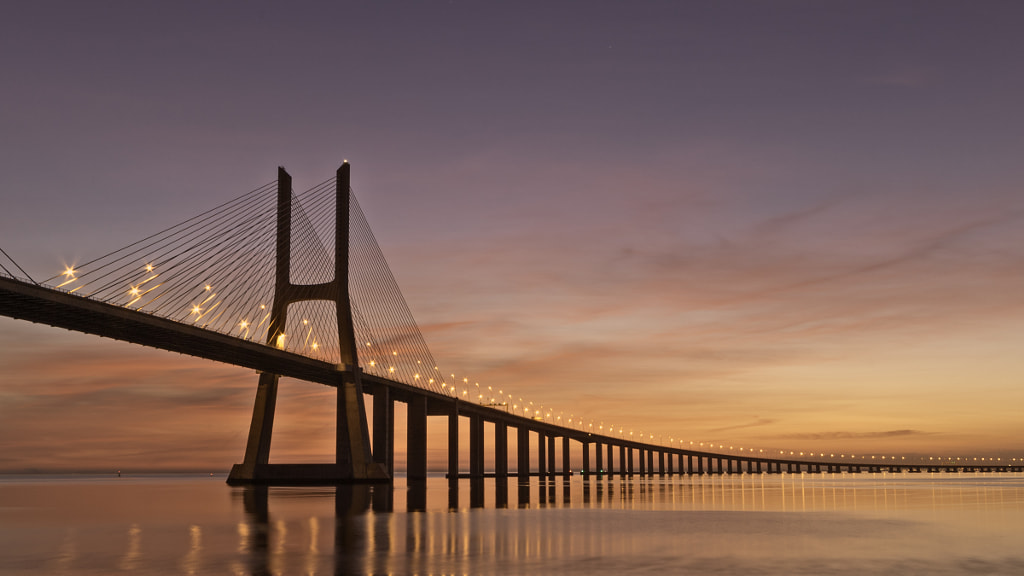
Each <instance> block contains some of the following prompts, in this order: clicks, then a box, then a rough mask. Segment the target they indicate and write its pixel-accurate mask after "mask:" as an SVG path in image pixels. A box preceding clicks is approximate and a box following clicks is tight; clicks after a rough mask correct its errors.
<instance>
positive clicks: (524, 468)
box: [516, 426, 530, 482]
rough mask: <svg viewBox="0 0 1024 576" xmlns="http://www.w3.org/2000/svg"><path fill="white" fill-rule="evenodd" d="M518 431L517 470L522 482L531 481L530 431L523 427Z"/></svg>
mask: <svg viewBox="0 0 1024 576" xmlns="http://www.w3.org/2000/svg"><path fill="white" fill-rule="evenodd" d="M516 430H517V431H516V434H517V436H518V437H517V438H516V452H518V455H517V458H516V470H517V474H518V475H519V480H520V482H522V481H526V480H529V479H530V430H529V429H527V428H525V427H523V426H520V427H519V428H517V429H516Z"/></svg>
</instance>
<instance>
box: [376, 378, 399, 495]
mask: <svg viewBox="0 0 1024 576" xmlns="http://www.w3.org/2000/svg"><path fill="white" fill-rule="evenodd" d="M373 461H374V462H376V463H377V464H380V465H382V466H384V468H385V469H386V470H387V471H388V476H391V477H392V478H394V476H395V402H394V400H392V399H391V388H389V387H387V386H377V389H376V390H374V391H373Z"/></svg>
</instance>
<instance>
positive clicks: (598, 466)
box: [594, 442, 604, 474]
mask: <svg viewBox="0 0 1024 576" xmlns="http://www.w3.org/2000/svg"><path fill="white" fill-rule="evenodd" d="M602 450H604V446H603V445H602V444H601V443H600V442H594V473H595V474H600V473H601V472H603V471H604V458H602V456H603V454H602V453H601V451H602Z"/></svg>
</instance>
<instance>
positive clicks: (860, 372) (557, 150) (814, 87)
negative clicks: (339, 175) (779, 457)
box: [0, 0, 1024, 472]
mask: <svg viewBox="0 0 1024 576" xmlns="http://www.w3.org/2000/svg"><path fill="white" fill-rule="evenodd" d="M1022 22H1024V5H1021V4H1019V3H1016V2H1004V1H982V2H967V1H963V2H949V1H927V2H925V1H921V2H912V1H905V2H904V1H896V2H893V1H885V2H870V1H857V2H843V1H837V2H796V1H794V2H789V1H778V2H741V1H736V2H657V1H652V2H607V1H590V2H557V1H554V2H515V3H496V2H464V1H459V0H453V1H445V2H433V1H425V2H388V3H382V2H295V3H288V4H287V5H285V4H282V3H273V2H261V1H253V2H234V3H232V2H219V3H208V2H187V1H186V2H175V3H149V2H116V1H111V2H98V3H87V4H86V3H81V2H71V1H65V2H56V1H45V0H44V1H39V2H31V3H30V2H18V3H14V4H13V5H10V6H6V7H5V10H4V18H3V19H2V21H0V44H2V49H0V72H2V74H3V77H4V79H5V80H4V89H3V91H2V92H0V158H2V161H0V162H2V170H0V248H3V249H4V250H5V251H6V252H7V253H8V254H10V255H11V256H12V257H13V258H14V259H15V260H16V261H17V262H18V264H20V265H21V266H22V267H23V268H24V269H25V270H26V271H27V272H28V273H29V274H31V275H32V276H34V277H36V278H46V277H49V276H52V275H54V274H57V273H59V272H60V271H61V270H63V267H64V265H65V264H67V263H74V262H81V261H83V260H87V259H89V258H91V257H95V256H98V255H102V254H105V253H107V252H109V251H111V250H113V249H116V248H120V247H122V246H125V245H127V244H129V243H131V242H133V241H135V240H137V239H140V238H142V237H144V236H146V235H147V234H148V233H150V232H151V231H153V230H155V229H161V228H164V227H166V226H169V225H172V224H175V223H178V222H181V221H184V220H186V219H187V218H190V217H191V216H193V215H195V214H197V213H199V212H201V211H203V210H205V209H207V208H209V207H211V206H214V205H216V204H219V203H221V202H223V201H226V200H228V199H231V198H234V197H236V196H238V195H240V194H241V193H244V192H246V191H248V190H251V189H254V188H256V187H257V186H259V185H262V184H264V183H266V182H268V181H270V180H272V179H274V178H275V177H276V168H277V166H284V167H285V168H286V169H287V170H288V171H289V172H290V173H291V174H292V176H293V178H294V181H295V187H296V189H300V190H301V189H305V188H307V187H309V186H312V185H314V184H317V183H319V182H321V181H323V180H326V179H327V178H330V177H331V176H333V174H334V170H335V169H336V168H337V167H338V165H339V164H340V163H341V161H342V160H343V159H347V160H348V161H349V162H351V164H352V185H353V188H354V190H355V192H356V194H357V196H358V198H359V201H360V204H361V206H362V208H363V210H364V212H365V213H366V217H367V219H368V221H369V222H370V225H371V227H372V228H373V230H374V232H375V234H376V237H377V239H378V242H379V243H380V245H381V248H382V250H383V252H384V254H385V256H386V257H387V259H388V262H389V263H390V265H391V269H392V271H393V273H394V275H395V277H396V279H397V281H398V283H399V285H400V286H401V288H402V290H403V293H404V295H405V298H406V300H407V302H408V304H409V307H410V309H411V311H412V313H413V315H414V316H415V317H416V318H417V320H418V322H419V324H420V326H421V329H422V331H423V333H424V336H425V338H426V340H427V342H428V344H429V345H430V347H431V349H432V351H433V354H434V356H435V358H437V360H438V363H439V365H440V367H441V369H442V370H443V371H444V372H446V373H447V372H451V373H457V374H459V375H463V374H465V375H467V377H469V378H470V379H471V380H473V381H478V382H480V383H481V384H482V385H489V386H493V387H494V388H496V389H498V388H500V389H503V390H507V391H509V392H511V393H513V394H515V395H518V396H520V397H523V398H525V399H527V400H528V401H532V402H535V403H536V404H537V405H544V406H546V407H549V408H550V409H552V410H555V411H557V412H558V413H564V414H566V415H568V414H574V415H582V416H583V417H584V418H585V419H586V421H587V422H593V423H594V425H595V427H596V426H598V425H600V426H614V427H615V429H616V430H618V429H622V430H623V434H628V433H630V432H633V433H634V434H636V435H639V434H641V433H642V434H645V435H651V434H653V435H655V436H656V437H657V438H659V439H660V440H662V441H665V440H667V439H671V441H673V442H675V441H678V440H680V439H682V440H684V441H687V442H689V441H698V442H706V443H709V444H710V443H714V444H716V445H726V446H746V447H758V448H771V449H777V448H783V449H787V450H788V449H793V450H800V451H804V450H806V451H814V452H836V453H839V452H844V453H861V454H867V453H870V454H880V455H885V454H889V455H904V454H911V455H926V456H927V455H934V456H944V457H946V456H960V455H963V456H987V457H1024V439H1022V438H1024V423H1022V420H1021V418H1020V416H1019V411H1020V407H1021V406H1022V405H1024V386H1022V385H1021V384H1022V383H1024V382H1022V381H1024V354H1021V348H1022V345H1024V248H1022V246H1024V194H1021V191H1020V188H1021V183H1022V182H1024V164H1022V163H1021V161H1020V158H1021V157H1022V153H1024V136H1022V135H1024V116H1022V115H1021V113H1020V102H1022V101H1024V75H1022V74H1021V73H1020V62H1021V61H1022V56H1024V37H1022V36H1021V35H1020V33H1019V30H1020V27H1021V24H1022ZM255 385H256V376H255V374H253V373H252V372H251V371H248V370H244V369H240V368H236V367H232V366H226V365H219V364H215V363H212V362H208V361H203V360H198V359H193V358H188V357H183V356H178V355H175V354H170V353H166V352H161V351H157V350H151V349H146V348H143V347H139V346H133V345H130V344H125V343H121V342H114V341H110V340H104V339H101V338H98V337H95V336H88V335H83V334H76V333H70V332H67V331H64V330H60V329H56V328H51V327H47V326H38V325H32V324H29V323H27V322H23V321H15V320H12V319H7V318H0V471H11V472H18V471H27V470H43V471H47V470H85V469H114V468H126V469H128V468H130V469H190V470H210V471H224V470H227V469H228V467H229V466H230V465H231V464H232V463H234V462H237V461H240V459H241V457H242V454H243V451H244V447H245V436H246V433H247V427H248V422H249V418H250V415H251V407H252V401H253V397H254V394H255ZM331 393H332V392H331V391H330V390H328V389H326V388H323V387H319V386H317V385H313V384H307V383H302V382H295V381H285V383H284V384H283V385H282V392H281V394H282V396H281V400H280V405H279V409H278V418H277V422H276V425H275V436H274V445H273V446H274V448H273V451H272V456H271V458H272V460H274V461H327V460H329V459H330V458H331V451H332V449H333V413H332V410H331V409H330V406H332V405H333V400H331V399H330V394H331ZM403 410H404V408H402V407H401V405H400V406H399V415H400V416H401V414H402V413H403ZM399 420H401V417H400V418H399ZM441 426H442V428H440V429H441V430H443V424H441ZM400 430H401V428H400ZM436 430H438V428H437V427H436V426H435V423H434V422H433V421H432V423H431V446H432V452H431V462H432V463H433V464H434V465H435V466H436V465H438V463H439V462H443V449H442V447H441V446H443V442H436V440H441V441H443V432H436ZM438 434H441V436H438ZM401 437H402V436H400V438H401ZM397 451H398V453H399V457H398V458H399V460H400V459H401V453H402V451H403V448H402V447H401V446H399V447H398V449H397Z"/></svg>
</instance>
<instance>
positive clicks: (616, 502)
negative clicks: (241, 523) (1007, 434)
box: [196, 474, 1024, 574]
mask: <svg viewBox="0 0 1024 576" xmlns="http://www.w3.org/2000/svg"><path fill="white" fill-rule="evenodd" d="M467 488H468V492H469V494H468V501H467V500H466V499H465V491H466V489H467ZM403 491H404V492H405V502H406V507H405V509H404V510H398V511H395V510H394V509H393V502H394V500H395V498H394V495H395V494H396V493H398V494H400V493H401V492H403ZM510 492H512V493H514V495H515V497H516V498H517V502H518V506H519V508H530V507H531V506H533V507H536V508H546V509H550V510H553V511H555V512H557V514H556V515H554V516H552V515H550V514H538V513H537V512H530V511H520V512H512V513H506V514H498V512H500V511H501V510H503V509H505V508H507V505H508V501H509V497H510ZM242 493H243V501H244V503H245V522H246V524H247V529H245V530H240V531H239V534H240V536H241V537H243V538H245V540H246V541H245V542H244V544H240V545H239V550H240V551H243V550H244V551H245V554H246V555H247V556H248V559H249V560H248V562H247V563H246V566H247V568H248V569H247V572H248V573H250V574H279V573H289V572H290V567H293V566H296V565H301V567H302V571H303V572H304V573H307V574H318V573H324V571H327V570H328V567H329V571H331V572H333V573H336V574H371V573H419V572H430V571H442V572H447V571H452V572H459V573H463V572H473V571H475V570H477V569H479V568H480V562H481V561H483V562H484V564H486V565H491V564H490V563H492V562H497V561H498V560H503V561H509V562H513V561H514V562H516V563H517V565H519V564H522V563H525V564H524V565H530V563H531V562H536V561H542V560H543V561H544V562H545V566H546V565H547V564H546V563H547V562H550V561H551V560H552V559H559V560H558V562H559V563H561V562H563V561H564V560H567V559H570V558H581V557H587V556H588V555H593V556H590V557H592V558H597V557H601V555H602V554H605V553H606V552H607V550H606V547H607V546H608V545H609V544H610V543H612V542H614V546H613V549H617V550H619V553H621V554H626V555H631V554H633V553H635V552H636V551H637V550H644V549H647V548H650V547H654V548H660V547H662V546H677V545H678V544H679V541H678V538H679V536H680V533H681V531H682V533H684V534H687V535H689V537H691V538H694V537H696V538H698V539H701V538H705V539H706V533H705V531H704V530H702V529H701V528H700V527H701V526H702V524H703V526H704V529H705V530H706V529H711V530H712V531H715V530H717V531H721V530H723V526H725V532H727V533H734V532H739V533H748V532H750V531H751V530H753V531H754V533H755V534H756V535H757V536H758V537H759V538H761V539H764V540H767V541H773V540H774V539H776V538H778V537H779V536H778V534H775V533H774V532H776V531H777V530H778V529H777V527H778V526H784V525H785V523H784V522H781V521H780V517H779V516H778V514H779V513H784V514H787V515H790V514H793V513H809V512H830V513H846V514H849V513H855V516H856V515H864V514H866V516H861V517H860V518H859V519H854V518H853V517H851V518H846V519H845V522H840V523H839V524H835V519H834V518H833V517H831V516H829V517H828V518H829V521H828V522H826V523H824V524H822V517H821V516H810V517H808V516H800V517H799V518H800V521H801V522H802V523H803V526H804V528H805V530H802V531H801V532H804V537H805V538H824V539H828V538H830V537H831V538H837V539H838V538H849V537H850V536H851V535H852V536H857V537H868V536H869V535H870V537H873V538H879V539H880V538H882V536H883V535H884V537H885V538H888V539H890V540H891V539H895V540H896V541H902V542H903V545H904V546H906V545H908V544H909V545H910V546H911V548H910V549H913V545H914V542H913V541H914V540H915V538H910V539H909V540H910V542H909V543H908V538H907V536H906V535H905V534H904V535H902V536H901V535H898V534H897V532H898V531H899V530H901V529H905V528H906V527H900V526H894V525H893V524H892V523H891V522H889V523H883V524H881V525H873V524H872V523H871V521H870V520H869V519H870V518H872V517H878V516H886V515H890V516H891V515H893V514H899V513H904V514H899V517H901V518H914V516H915V514H918V513H920V512H922V511H931V512H939V511H944V513H945V514H946V515H947V516H948V517H949V518H948V519H952V520H954V521H955V525H956V526H957V529H958V530H960V529H963V528H964V523H965V522H966V523H968V524H973V525H976V526H987V529H990V530H991V529H992V528H993V527H994V526H995V527H998V526H999V525H1000V523H1002V524H1004V525H1009V526H1012V527H1013V530H1017V531H1019V529H1020V528H1021V527H1022V526H1024V522H1022V521H1021V520H1020V512H1024V482H1022V479H1021V478H1016V479H1013V480H1012V481H1011V480H1010V479H1007V478H999V477H988V478H984V477H978V478H972V479H963V478H960V479H955V478H946V479H943V478H935V479H933V480H932V481H927V482H920V481H917V479H914V478H906V477H901V476H900V475H892V476H889V477H885V476H884V475H879V477H877V478H872V479H868V478H865V477H864V476H861V477H860V478H857V477H846V476H844V475H841V474H837V475H833V476H829V475H814V476H811V475H791V476H785V475H784V476H767V475H750V476H732V477H729V476H718V475H715V476H710V475H709V476H700V477H690V478H682V479H670V480H659V479H640V480H636V479H630V478H625V479H623V478H618V477H615V478H610V479H609V478H589V479H581V478H574V479H565V478H532V479H531V480H530V481H529V482H514V483H512V484H511V485H510V483H509V482H507V481H497V480H493V479H488V480H487V481H485V480H483V479H475V480H464V481H462V482H457V483H449V482H446V481H436V482H435V481H433V480H429V481H426V482H410V483H408V484H407V485H405V486H402V485H401V484H400V483H399V484H398V485H396V486H395V487H390V486H342V487H337V488H332V489H329V490H305V491H296V490H294V489H285V488H271V489H269V490H268V489H266V488H246V489H243V490H242ZM297 498H300V499H307V500H309V499H311V500H313V501H319V502H324V501H325V500H329V499H331V498H333V500H334V530H333V532H334V537H333V545H332V546H330V547H329V549H330V550H331V551H332V553H331V554H330V558H325V557H324V556H323V555H322V553H321V550H323V549H324V548H322V547H321V543H320V540H321V539H322V538H324V537H326V535H325V534H324V530H321V529H320V523H321V520H320V519H319V518H317V517H315V516H314V517H309V518H305V519H301V520H300V519H297V518H294V517H290V513H291V510H290V508H291V507H290V503H291V502H290V501H293V500H295V499H297ZM278 506H280V507H281V510H282V515H283V516H284V517H281V518H278V517H276V516H275V513H274V510H275V508H276V507H278ZM321 509H322V508H321ZM476 510H482V511H484V512H488V513H474V511H476ZM602 510H620V511H628V512H631V515H629V516H627V517H619V520H622V519H623V518H625V519H627V522H626V523H625V524H623V523H622V522H619V523H615V524H611V525H608V526H604V527H602V526H599V525H597V524H593V523H592V522H591V521H589V520H587V516H588V515H589V514H588V511H591V512H600V511H602ZM964 510H970V511H971V514H970V515H968V516H975V518H974V519H973V520H972V519H971V518H969V517H967V516H965V517H962V518H961V517H959V516H958V515H957V514H958V512H962V511H964ZM639 511H644V513H640V514H637V512H639ZM660 512H685V513H707V512H748V513H759V514H758V515H757V516H729V517H713V518H712V517H708V516H683V517H680V516H678V515H670V516H665V515H663V514H659V513H660ZM646 513H650V514H652V515H650V516H647V517H646V518H645V514H646ZM978 513H980V517H979V516H978ZM741 519H742V520H741ZM732 520H738V521H739V522H738V523H736V524H731V523H730V521H732ZM666 521H667V522H666ZM851 522H854V523H856V522H861V523H863V524H864V525H863V526H862V527H860V528H853V529H850V526H851ZM993 522H994V523H993ZM291 525H297V526H301V525H305V526H306V529H305V530H304V536H303V537H305V538H308V542H307V543H304V544H303V546H302V550H303V551H304V555H303V556H302V559H301V562H298V558H294V559H290V558H289V555H290V553H291V548H290V547H289V544H288V542H289V541H290V540H291V539H293V538H296V537H298V535H295V536H293V535H292V534H291V531H290V526H291ZM630 526H632V527H631V528H630ZM659 526H660V528H659ZM837 526H844V528H837ZM752 527H753V528H752ZM789 529H791V528H789ZM911 533H912V532H911ZM1011 533H1012V532H1011ZM734 535H735V534H734ZM934 536H935V535H934V534H931V535H930V536H929V537H934ZM729 542H732V544H735V542H734V541H732V540H727V541H726V543H724V544H720V545H718V546H717V547H716V546H715V545H711V547H710V548H702V550H705V551H707V550H717V551H718V552H720V553H723V554H733V553H734V552H735V551H733V550H730V549H729V546H731V545H732V544H730V543H729ZM754 549H755V550H756V549H761V547H755V548H754ZM196 550H199V548H198V545H197V546H196ZM836 551H837V552H838V548H837V549H836ZM691 552H693V551H692V550H691ZM840 555H841V556H842V555H844V554H840ZM499 565H500V564H499ZM563 568H564V570H565V571H567V573H577V572H581V573H582V571H581V570H577V569H575V568H572V567H563ZM524 572H525V571H524Z"/></svg>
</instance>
